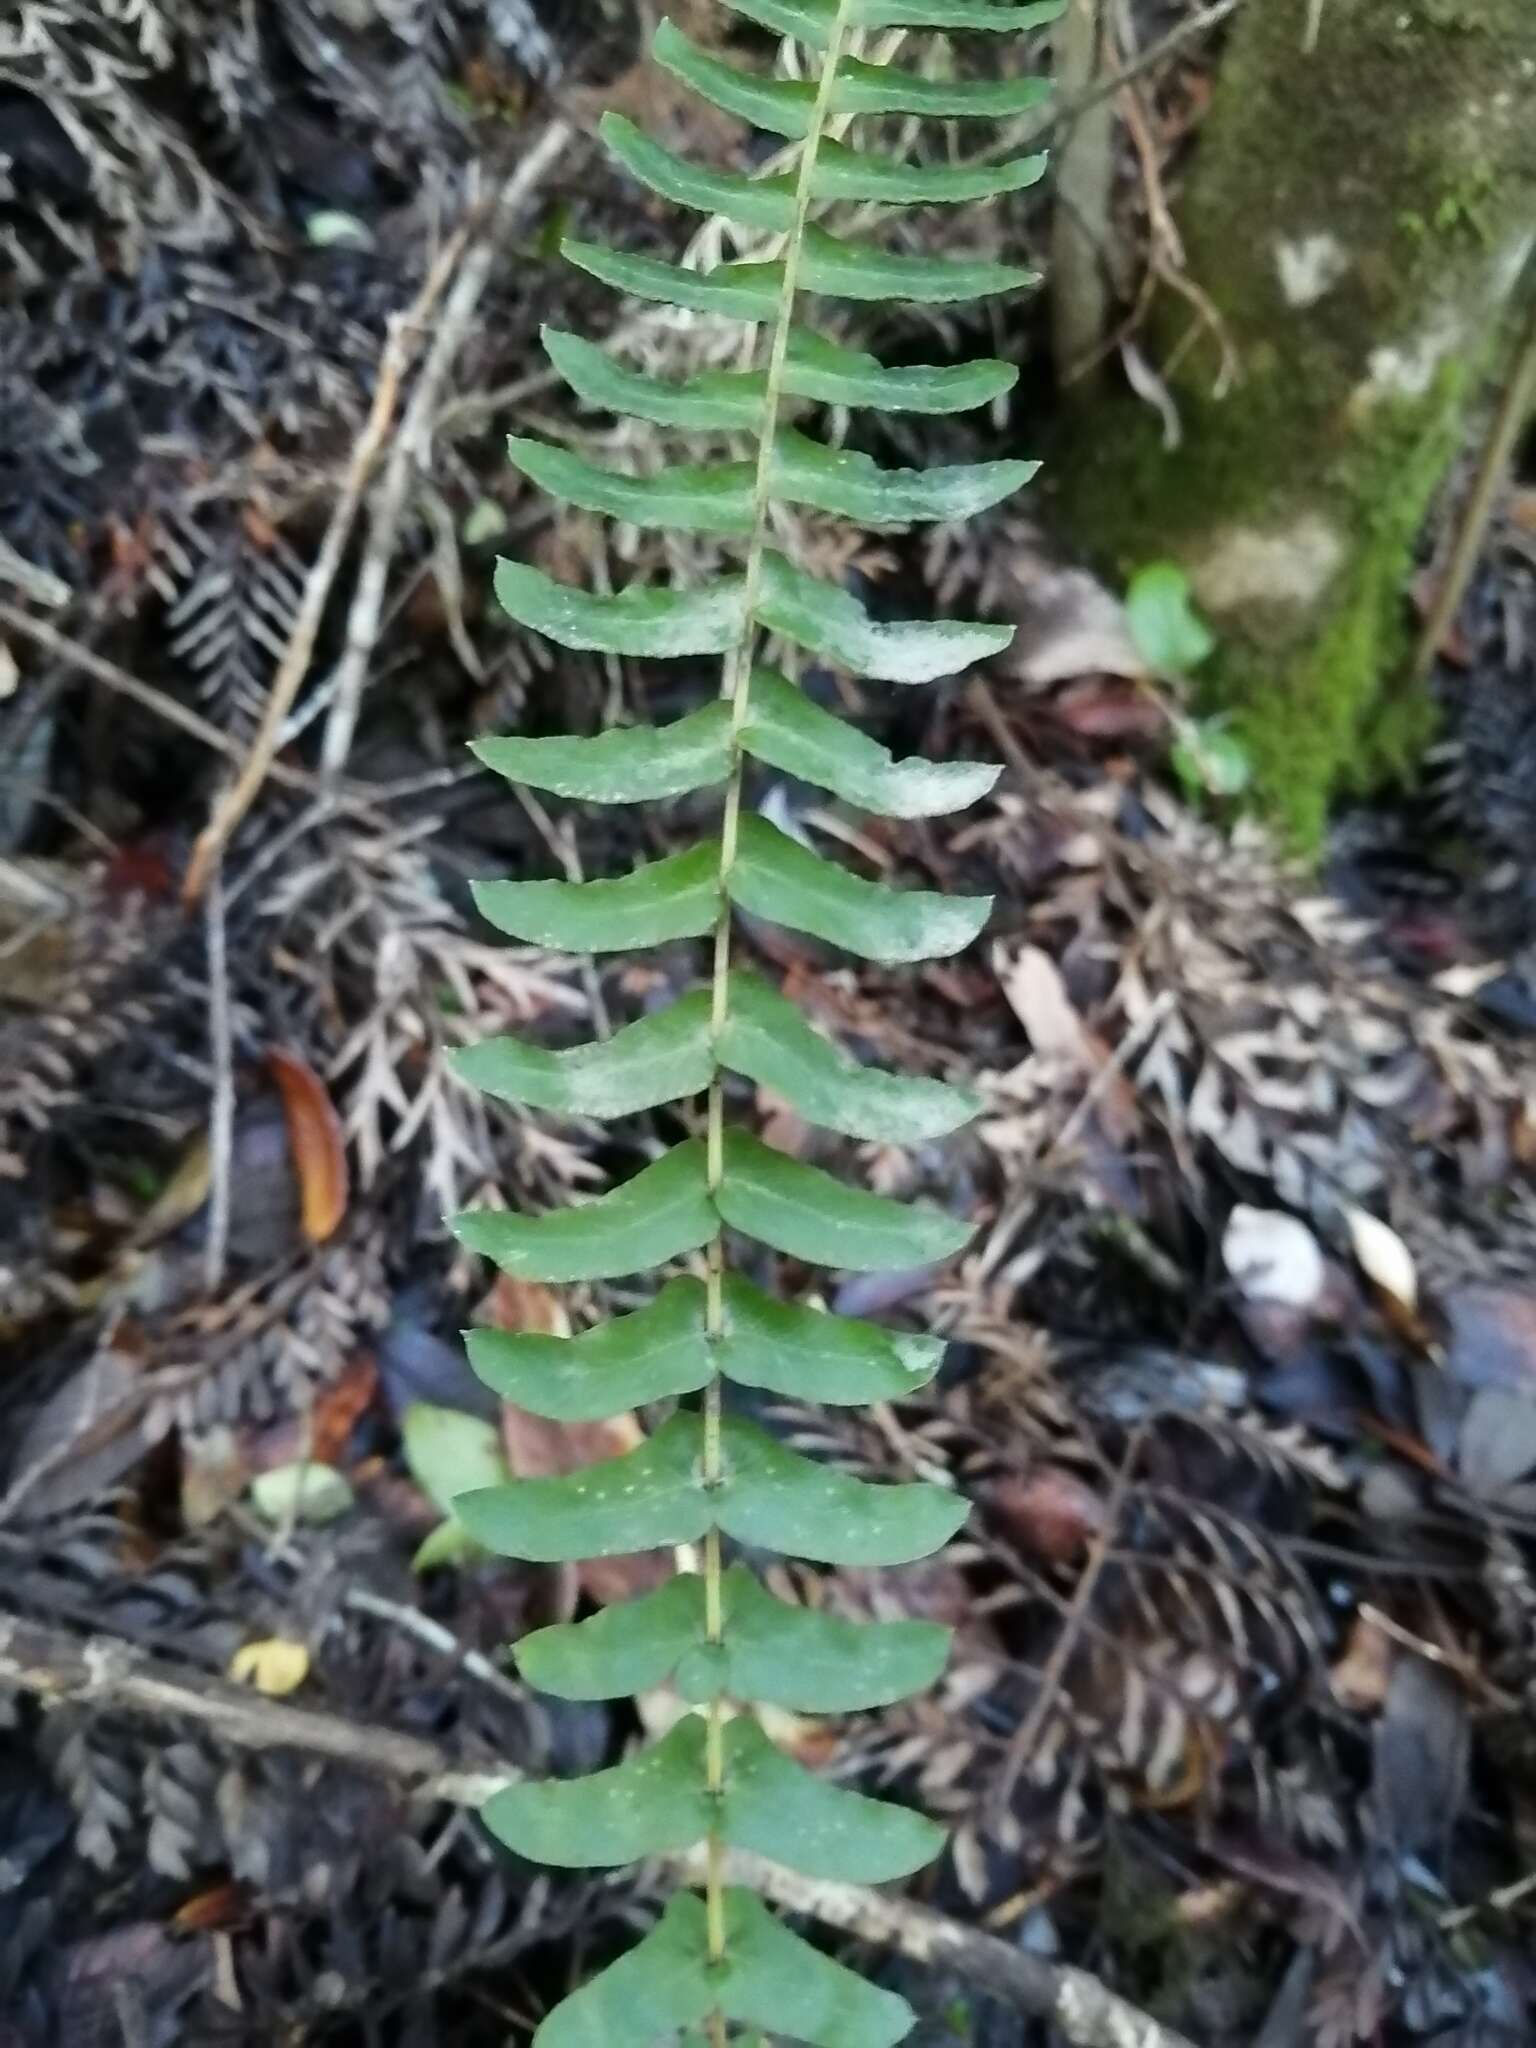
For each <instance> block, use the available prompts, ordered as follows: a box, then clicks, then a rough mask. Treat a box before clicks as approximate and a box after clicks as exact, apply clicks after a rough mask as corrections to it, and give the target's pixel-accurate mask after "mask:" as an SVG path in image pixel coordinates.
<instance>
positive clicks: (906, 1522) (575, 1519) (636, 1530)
mask: <svg viewBox="0 0 1536 2048" xmlns="http://www.w3.org/2000/svg"><path fill="white" fill-rule="evenodd" d="M723 1441H724V1458H725V1474H724V1477H723V1479H722V1480H721V1482H720V1484H719V1485H718V1486H715V1487H709V1488H706V1486H705V1485H704V1482H703V1479H702V1476H701V1472H700V1460H701V1458H702V1453H703V1438H702V1425H701V1423H700V1421H699V1418H698V1416H697V1415H688V1414H678V1415H674V1416H673V1417H672V1418H671V1420H670V1421H668V1422H665V1423H663V1424H662V1426H661V1428H660V1429H659V1430H657V1432H656V1434H655V1436H653V1437H651V1438H649V1439H648V1440H647V1441H646V1442H645V1443H643V1444H641V1445H640V1446H639V1447H638V1448H637V1449H635V1450H633V1451H628V1452H626V1453H625V1454H624V1455H623V1456H622V1457H619V1458H611V1459H607V1460H605V1461H604V1462H603V1463H602V1464H600V1465H592V1466H589V1467H588V1468H587V1469H586V1470H585V1471H581V1472H574V1473H571V1474H570V1475H569V1476H568V1477H566V1478H560V1479H519V1480H514V1481H513V1482H512V1483H511V1484H510V1485H508V1486H498V1487H489V1488H482V1489H480V1490H478V1491H476V1492H472V1493H466V1494H461V1495H460V1496H459V1497H458V1498H457V1499H456V1500H455V1502H454V1511H455V1512H456V1513H457V1515H458V1516H459V1518H460V1520H461V1521H462V1522H463V1523H464V1526H465V1527H466V1528H467V1529H468V1530H469V1532H470V1534H471V1535H472V1536H473V1537H474V1538H475V1539H476V1541H477V1542H480V1543H483V1544H484V1545H485V1547H486V1549H487V1550H492V1551H495V1552H496V1553H497V1555H498V1556H503V1557H522V1558H527V1559H529V1560H530V1561H531V1562H534V1563H539V1564H558V1563H562V1562H566V1561H569V1560H574V1559H579V1558H591V1557H612V1556H616V1555H618V1554H620V1553H623V1552H627V1551H634V1550H655V1549H659V1548H661V1547H663V1546H671V1545H675V1544H679V1543H696V1542H698V1540H699V1539H700V1538H701V1537H702V1536H703V1535H704V1534H705V1532H706V1531H707V1530H708V1529H710V1528H712V1527H716V1526H718V1527H719V1528H721V1529H723V1530H724V1531H725V1533H726V1534H727V1535H728V1536H733V1537H735V1538H736V1540H737V1541H738V1542H741V1543H749V1544H761V1545H765V1546H766V1547H768V1548H770V1549H776V1550H779V1551H783V1552H785V1553H787V1554H789V1555H790V1556H795V1557H806V1558H810V1559H811V1560H812V1561H813V1562H814V1563H817V1564H862V1565H882V1564H910V1563H911V1562H912V1560H913V1559H914V1558H918V1557H927V1556H928V1555H929V1554H930V1553H931V1552H933V1551H935V1550H939V1549H941V1548H942V1547H943V1545H944V1544H946V1543H947V1542H948V1541H949V1539H950V1537H951V1536H953V1535H954V1533H955V1531H956V1530H957V1529H958V1528H959V1527H960V1525H961V1523H962V1522H963V1521H964V1520H965V1517H966V1513H967V1507H966V1503H965V1502H964V1501H963V1500H961V1499H959V1498H958V1497H957V1496H956V1495H955V1494H953V1493H950V1492H949V1491H947V1489H945V1488H944V1487H941V1486H931V1485H926V1484H923V1483H918V1484H913V1485H899V1486H877V1485H872V1484H870V1483H868V1482H867V1481H864V1480H860V1479H854V1478H851V1477H850V1476H849V1475H848V1474H847V1473H845V1472H838V1471H836V1470H834V1469H833V1468H832V1467H830V1466H826V1465H818V1464H816V1463H815V1462H814V1461H813V1460H812V1459H810V1458H806V1457H803V1456H802V1455H801V1454H800V1452H798V1451H792V1450H790V1449H788V1448H787V1447H786V1446H785V1445H783V1444H781V1443H779V1442H778V1441H777V1440H776V1439H775V1438H773V1437H772V1436H770V1435H769V1434H768V1432H767V1431H766V1430H764V1429H760V1428H759V1427H758V1426H757V1425H756V1424H755V1423H750V1422H744V1421H742V1420H740V1419H739V1418H737V1417H735V1416H728V1417H727V1418H726V1421H725V1426H724V1431H723Z"/></svg>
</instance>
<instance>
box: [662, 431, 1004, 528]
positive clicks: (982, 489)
mask: <svg viewBox="0 0 1536 2048" xmlns="http://www.w3.org/2000/svg"><path fill="white" fill-rule="evenodd" d="M1039 467H1040V465H1039V463H1038V462H1014V461H1009V462H965V463H955V464H951V465H948V466H944V465H938V466H935V467H934V468H932V469H882V468H881V466H880V464H879V463H878V462H876V461H875V460H874V458H873V457H872V456H869V455H860V454H857V453H855V452H853V451H852V450H850V449H846V448H828V447H825V446H824V445H823V444H822V443H821V442H820V441H813V440H811V439H810V437H809V436H808V435H805V434H799V433H796V432H795V431H794V430H793V429H792V428H784V429H783V430H781V432H780V433H779V435H778V437H777V439H776V440H775V443H774V457H773V468H772V472H771V483H772V489H773V492H774V495H775V496H776V497H779V498H782V499H785V500H787V501H788V502H789V503H791V504H796V505H814V506H816V507H817V508H818V509H819V510H821V511H823V512H837V513H841V514H842V516H843V517H844V518H846V519H856V520H859V521H861V522H862V523H863V524H865V525H878V524H885V525H903V524H906V523H908V522H910V521H912V520H942V519H970V518H972V517H974V516H975V514H977V513H978V512H985V511H987V510H989V509H990V507H992V506H993V505H997V504H1000V503H1001V502H1002V500H1003V499H1004V498H1009V497H1012V496H1013V494H1014V492H1015V491H1020V490H1022V489H1023V488H1024V486H1025V484H1027V483H1028V482H1029V480H1030V478H1031V477H1032V476H1033V475H1034V474H1035V472H1036V471H1037V470H1038V469H1039ZM749 495H750V492H749ZM658 523H665V522H658ZM715 530H718V529H715Z"/></svg>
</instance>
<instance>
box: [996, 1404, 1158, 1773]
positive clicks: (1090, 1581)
mask: <svg viewBox="0 0 1536 2048" xmlns="http://www.w3.org/2000/svg"><path fill="white" fill-rule="evenodd" d="M1144 1434H1145V1432H1144V1430H1142V1429H1138V1430H1136V1431H1134V1432H1133V1434H1132V1436H1131V1440H1130V1442H1129V1443H1128V1444H1127V1445H1126V1447H1125V1456H1124V1457H1123V1458H1122V1459H1121V1460H1120V1469H1119V1471H1118V1472H1117V1473H1116V1474H1115V1482H1114V1485H1113V1486H1112V1487H1111V1488H1110V1494H1109V1499H1108V1501H1107V1502H1106V1503H1105V1507H1104V1526H1103V1527H1102V1528H1101V1529H1100V1530H1099V1532H1098V1535H1097V1536H1096V1537H1095V1538H1094V1543H1093V1548H1092V1549H1091V1550H1090V1551H1089V1553H1088V1561H1087V1563H1086V1564H1085V1565H1084V1566H1083V1570H1082V1576H1081V1577H1080V1578H1079V1579H1078V1582H1077V1587H1076V1590H1075V1591H1074V1592H1073V1595H1072V1601H1071V1605H1070V1606H1069V1607H1068V1609H1067V1612H1066V1616H1065V1619H1064V1620H1063V1623H1062V1629H1061V1634H1060V1635H1059V1636H1058V1637H1057V1638H1056V1642H1055V1644H1054V1646H1053V1648H1052V1650H1051V1654H1050V1657H1049V1658H1048V1660H1047V1662H1046V1666H1045V1669H1044V1671H1042V1672H1041V1674H1040V1689H1039V1691H1038V1692H1037V1693H1036V1694H1035V1697H1034V1699H1033V1700H1032V1701H1031V1703H1030V1709H1029V1712H1028V1713H1027V1714H1026V1715H1025V1717H1024V1719H1023V1720H1022V1721H1021V1722H1020V1723H1019V1725H1018V1728H1017V1729H1016V1730H1015V1732H1014V1734H1013V1736H1012V1738H1011V1739H1010V1741H1009V1744H1008V1754H1007V1755H1006V1756H1005V1757H1004V1759H1003V1768H1002V1773H1001V1775H1000V1777H999V1778H998V1782H997V1790H996V1793H995V1795H994V1798H995V1803H996V1806H997V1809H998V1811H999V1812H1006V1810H1007V1808H1008V1806H1009V1805H1010V1804H1011V1802H1012V1799H1013V1788H1014V1786H1015V1785H1017V1783H1018V1782H1019V1773H1020V1771H1022V1770H1023V1768H1024V1766H1025V1765H1026V1764H1027V1763H1028V1762H1029V1759H1030V1756H1031V1754H1032V1752H1033V1750H1034V1747H1035V1744H1036V1743H1037V1742H1038V1741H1039V1739H1040V1731H1041V1730H1042V1729H1043V1728H1044V1726H1045V1724H1046V1720H1047V1718H1048V1717H1049V1715H1050V1712H1051V1709H1052V1708H1053V1707H1054V1706H1055V1704H1056V1698H1057V1695H1058V1693H1059V1692H1060V1691H1061V1681H1062V1679H1063V1678H1064V1677H1065V1675H1066V1669H1067V1665H1068V1664H1069V1663H1070V1661H1071V1658H1072V1653H1073V1651H1074V1650H1075V1649H1076V1648H1077V1645H1078V1640H1079V1638H1080V1637H1081V1635H1082V1633H1083V1625H1084V1623H1085V1622H1086V1620H1087V1618H1088V1609H1089V1607H1090V1606H1091V1605H1092V1603H1093V1596H1094V1593H1095V1592H1096V1590H1097V1589H1098V1583H1099V1580H1100V1579H1101V1578H1102V1576H1103V1573H1104V1566H1105V1564H1106V1563H1107V1562H1108V1559H1109V1553H1110V1550H1111V1548H1112V1547H1113V1544H1114V1540H1115V1532H1116V1530H1117V1529H1118V1528H1119V1525H1120V1516H1121V1514H1122V1512H1123V1511H1124V1508H1125V1496H1126V1493H1127V1491H1128V1489H1129V1487H1130V1483H1131V1479H1132V1477H1133V1476H1134V1473H1135V1469H1136V1460H1137V1458H1138V1457H1139V1456H1140V1455H1141V1445H1142V1438H1143V1435H1144Z"/></svg>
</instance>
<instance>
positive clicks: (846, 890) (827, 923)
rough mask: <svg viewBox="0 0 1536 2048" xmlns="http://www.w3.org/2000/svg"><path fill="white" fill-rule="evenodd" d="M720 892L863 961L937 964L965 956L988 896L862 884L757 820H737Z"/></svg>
mask: <svg viewBox="0 0 1536 2048" xmlns="http://www.w3.org/2000/svg"><path fill="white" fill-rule="evenodd" d="M726 888H727V890H728V891H729V893H730V896H731V900H732V901H733V902H734V903H738V904H740V906H741V908H742V909H743V910H750V911H751V912H752V913H753V914H754V915H755V916H757V917H764V918H768V919H770V920H771V921H772V922H773V923H774V924H783V925H788V926H790V927H791V929H792V930H794V931H797V932H812V933H814V934H815V936H816V937H817V938H819V939H826V940H827V941H828V943H829V944H831V945H834V946H842V947H844V948H846V950H847V951H848V952H850V953H857V954H858V956H859V958H860V959H861V960H882V961H906V960H941V959H945V958H947V957H948V956H949V955H950V954H952V953H959V952H963V951H964V949H965V948H966V947H967V946H968V945H969V944H970V943H971V941H972V939H974V938H975V937H976V935H977V933H978V932H979V931H980V930H981V928H982V926H983V925H984V924H985V923H986V921H987V918H988V916H989V914H990V912H991V909H992V898H991V897H990V896H944V895H940V894H939V892H938V891H937V890H933V889H888V888H886V886H885V885H884V883H882V882H866V881H864V880H862V879H861V878H860V877H859V876H858V875H850V874H849V873H848V871H847V869H846V868H841V867H839V866H838V865H837V864H836V862H834V861H830V860H823V859H822V857H821V855H820V854H819V853H812V851H811V850H810V848H809V847H807V846H802V845H801V844H800V842H799V840H797V839H791V838H790V836H789V834H788V833H787V832H781V831H780V830H779V828H778V827H777V825H770V824H769V822H768V820H767V819H766V818H759V817H755V816H754V817H745V818H743V819H742V821H741V837H740V842H739V845H738V849H737V855H736V861H735V864H734V866H733V867H732V869H731V871H730V874H729V875H728V876H727V877H726Z"/></svg>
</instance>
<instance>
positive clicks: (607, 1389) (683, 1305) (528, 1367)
mask: <svg viewBox="0 0 1536 2048" xmlns="http://www.w3.org/2000/svg"><path fill="white" fill-rule="evenodd" d="M465 1341H466V1343H467V1345H468V1348H469V1362H470V1364H471V1365H472V1366H473V1367H474V1369H475V1371H476V1372H477V1373H478V1374H479V1376H480V1378H481V1379H482V1380H484V1381H485V1383H486V1385H487V1386H488V1387H494V1388H495V1390H496V1392H497V1393H498V1394H500V1395H502V1396H503V1398H504V1399H506V1400H508V1401H515V1402H516V1403H517V1405H518V1407H520V1408H528V1409H531V1410H532V1411H533V1413H534V1414H535V1415H545V1416H548V1417H549V1418H550V1419H551V1420H552V1421H556V1422H597V1421H601V1420H603V1419H605V1418H606V1417H608V1416H610V1415H622V1414H624V1413H625V1412H626V1411H627V1410H629V1409H631V1408H643V1407H644V1406H645V1405H646V1403H647V1402H649V1401H661V1400H666V1399H668V1398H669V1397H671V1396H674V1395H678V1394H691V1393H695V1392H696V1391H697V1390H698V1389H699V1388H700V1387H703V1386H706V1385H707V1384H708V1383H709V1381H710V1380H711V1379H712V1378H713V1376H714V1371H715V1363H714V1359H713V1357H712V1355H711V1351H710V1346H709V1344H708V1341H707V1340H706V1338H705V1335H704V1285H703V1282H702V1281H699V1280H692V1279H679V1280H669V1281H668V1282H667V1284H666V1286H665V1287H663V1288H662V1290H661V1292H660V1293H659V1294H658V1295H657V1297H656V1299H655V1300H654V1301H653V1302H651V1303H650V1305H649V1306H648V1307H646V1308H642V1309H636V1310H635V1311H634V1313H633V1314H632V1315H627V1316H615V1317H614V1318H613V1319H612V1320H611V1321H610V1322H606V1323H599V1324H598V1325H597V1327H596V1328H595V1329H592V1330H587V1331H585V1332H584V1333H583V1334H582V1335H581V1336H579V1337H546V1336H542V1335H537V1334H535V1333H533V1332H531V1331H512V1330H470V1331H468V1332H467V1333H466V1338H465ZM461 1490H462V1489H461Z"/></svg>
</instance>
